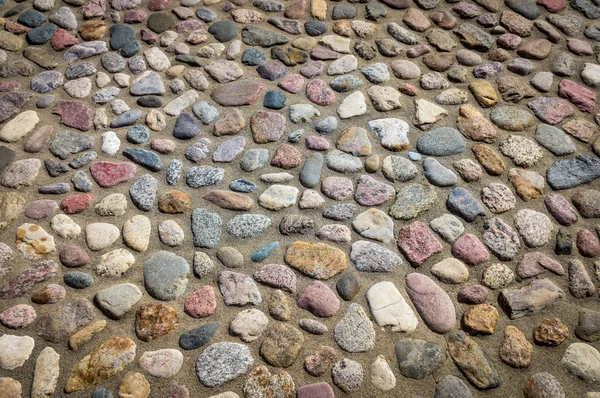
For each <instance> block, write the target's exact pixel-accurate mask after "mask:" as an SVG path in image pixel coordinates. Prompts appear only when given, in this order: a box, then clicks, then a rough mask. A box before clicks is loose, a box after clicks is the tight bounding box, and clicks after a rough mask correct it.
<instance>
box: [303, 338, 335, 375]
mask: <svg viewBox="0 0 600 398" xmlns="http://www.w3.org/2000/svg"><path fill="white" fill-rule="evenodd" d="M336 356H337V351H336V350H335V349H334V348H331V347H329V346H326V345H322V346H321V347H319V348H318V349H317V350H316V351H315V352H314V353H313V354H312V355H309V356H307V357H306V358H305V359H304V369H305V370H306V373H308V374H309V375H311V376H315V377H319V376H323V375H324V374H325V372H329V370H330V369H331V366H332V365H333V363H334V362H335V358H336Z"/></svg>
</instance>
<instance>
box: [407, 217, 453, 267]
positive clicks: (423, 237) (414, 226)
mask: <svg viewBox="0 0 600 398" xmlns="http://www.w3.org/2000/svg"><path fill="white" fill-rule="evenodd" d="M396 243H397V244H398V248H399V249H400V251H401V252H402V254H404V257H406V258H407V259H408V261H410V262H411V263H412V264H413V265H416V266H419V265H421V264H423V263H424V262H425V261H427V259H428V258H429V257H431V256H433V255H434V254H435V253H439V252H441V251H442V244H441V243H440V242H439V241H438V240H437V239H436V238H435V236H434V235H433V234H432V233H431V231H430V230H429V228H428V227H427V225H425V224H424V223H422V222H421V221H414V222H412V223H410V224H408V225H406V226H405V227H404V228H402V229H401V230H400V232H399V233H398V238H397V239H396Z"/></svg>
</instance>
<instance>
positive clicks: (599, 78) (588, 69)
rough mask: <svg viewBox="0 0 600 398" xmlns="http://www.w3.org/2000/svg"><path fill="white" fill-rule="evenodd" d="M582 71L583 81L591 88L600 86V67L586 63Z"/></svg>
mask: <svg viewBox="0 0 600 398" xmlns="http://www.w3.org/2000/svg"><path fill="white" fill-rule="evenodd" d="M583 66H584V67H583V70H582V71H581V80H583V82H584V83H585V84H587V85H588V86H590V87H599V86H600V65H597V64H592V63H590V62H586V63H585V64H583Z"/></svg>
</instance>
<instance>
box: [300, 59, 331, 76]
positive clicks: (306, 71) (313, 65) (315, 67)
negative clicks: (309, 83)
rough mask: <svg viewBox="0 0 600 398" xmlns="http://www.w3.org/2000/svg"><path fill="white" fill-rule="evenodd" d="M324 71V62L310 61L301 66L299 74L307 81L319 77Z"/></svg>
mask: <svg viewBox="0 0 600 398" xmlns="http://www.w3.org/2000/svg"><path fill="white" fill-rule="evenodd" d="M324 70H325V62H323V61H311V62H309V63H308V64H306V65H305V66H303V67H302V68H301V69H300V70H299V72H300V74H301V75H302V76H304V77H306V78H307V79H311V78H313V77H317V76H321V75H322V74H323V71H324Z"/></svg>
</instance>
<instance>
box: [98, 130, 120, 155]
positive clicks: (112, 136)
mask: <svg viewBox="0 0 600 398" xmlns="http://www.w3.org/2000/svg"><path fill="white" fill-rule="evenodd" d="M120 147H121V140H120V139H119V137H117V133H115V132H114V131H107V132H106V133H102V152H104V153H105V154H106V155H108V156H114V155H116V154H117V152H119V148H120Z"/></svg>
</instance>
